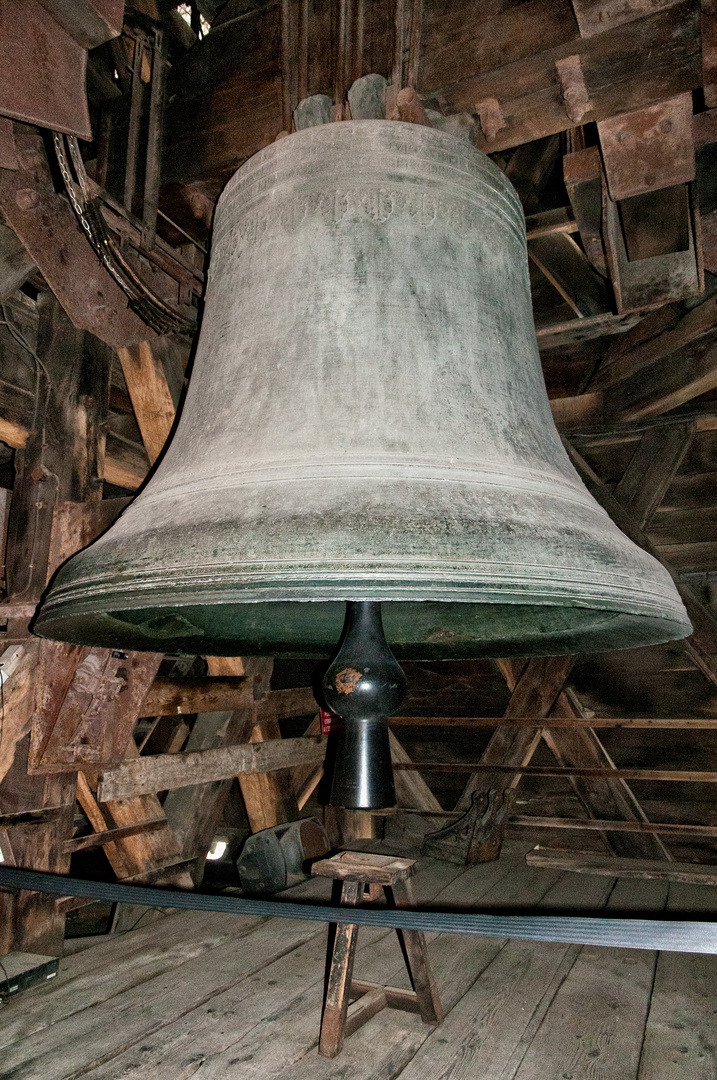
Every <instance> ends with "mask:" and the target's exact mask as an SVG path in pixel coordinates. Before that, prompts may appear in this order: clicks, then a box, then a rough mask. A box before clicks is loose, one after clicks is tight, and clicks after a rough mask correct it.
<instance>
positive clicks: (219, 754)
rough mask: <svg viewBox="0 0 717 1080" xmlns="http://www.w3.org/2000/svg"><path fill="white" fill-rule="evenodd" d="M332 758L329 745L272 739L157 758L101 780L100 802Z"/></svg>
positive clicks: (127, 764) (123, 767)
mask: <svg viewBox="0 0 717 1080" xmlns="http://www.w3.org/2000/svg"><path fill="white" fill-rule="evenodd" d="M325 753H326V740H325V739H323V738H320V737H317V738H298V739H272V740H271V741H270V742H257V743H244V744H242V745H238V746H225V747H222V748H221V749H217V750H200V751H197V752H195V753H188V754H157V755H155V756H154V757H142V758H135V759H134V760H133V761H126V762H124V763H123V764H122V765H119V766H117V767H116V768H114V769H106V770H105V771H104V772H102V773H101V774H100V782H99V786H98V789H97V792H98V798H99V799H100V801H103V802H104V801H108V800H118V799H127V798H130V797H134V796H137V795H143V794H146V793H149V792H155V791H166V790H167V789H170V790H172V789H174V788H179V787H186V786H187V785H190V784H206V783H208V782H209V781H211V780H228V779H230V778H231V777H233V776H239V775H240V774H241V773H265V772H272V771H273V770H275V769H290V768H292V767H293V766H294V765H318V764H319V763H320V762H321V761H323V759H324V755H325Z"/></svg>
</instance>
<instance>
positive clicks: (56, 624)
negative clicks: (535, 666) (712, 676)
mask: <svg viewBox="0 0 717 1080" xmlns="http://www.w3.org/2000/svg"><path fill="white" fill-rule="evenodd" d="M104 596H105V600H106V597H107V594H104ZM154 599H155V602H154V603H147V602H146V601H147V600H148V597H142V600H143V601H144V602H143V603H138V604H135V605H134V606H131V607H130V606H129V605H128V604H127V603H126V602H125V604H124V605H123V606H122V607H119V606H118V607H112V608H110V607H109V606H108V605H107V603H106V602H105V603H102V604H101V602H100V600H99V599H95V600H94V601H85V603H78V602H77V601H76V600H72V599H68V600H64V601H61V602H60V603H56V604H54V605H53V604H50V605H49V606H48V605H47V603H46V602H45V603H43V604H41V606H40V610H39V611H38V613H37V615H36V617H35V619H34V620H33V622H32V626H31V631H32V633H34V634H37V636H39V637H49V638H52V639H53V640H64V639H63V638H62V636H61V633H60V634H58V631H61V629H62V626H63V624H65V623H66V621H67V620H69V619H75V618H82V619H89V620H90V621H91V622H94V621H95V620H98V619H99V620H102V619H103V617H108V618H117V619H118V620H121V612H124V611H132V612H137V611H148V610H150V611H151V610H156V611H162V610H166V609H167V608H171V609H172V610H175V611H176V610H180V611H181V610H182V609H191V608H193V607H206V608H212V607H216V608H219V607H251V606H265V605H268V604H282V603H284V604H285V603H292V604H303V605H306V604H345V603H346V602H348V601H377V602H379V603H382V604H391V603H401V604H403V605H409V604H416V605H418V604H423V603H434V604H439V603H445V604H448V605H451V606H454V607H457V606H461V607H463V606H466V605H468V604H470V605H472V606H485V605H491V606H496V607H511V608H518V607H522V608H530V607H544V608H560V609H577V610H580V611H585V612H588V611H592V612H595V614H596V615H597V614H602V615H603V616H605V617H609V616H612V620H608V621H613V620H614V619H627V620H630V621H633V620H637V621H638V622H639V623H640V624H642V625H643V626H644V625H646V624H652V625H654V627H655V629H657V628H661V629H663V630H666V629H667V628H668V627H670V628H671V630H670V633H669V635H668V636H662V635H659V636H658V638H656V639H655V641H654V642H647V643H645V644H660V643H664V642H667V641H677V640H683V639H684V638H685V637H688V636H689V635H690V634H692V633H693V632H694V627H693V625H692V622H691V621H690V618H689V615H688V613H687V610H686V608H685V607H684V605H683V604H681V606H680V607H677V605H675V607H674V608H673V609H672V610H670V611H665V610H664V609H663V610H662V611H656V610H655V609H654V608H652V609H648V610H646V609H645V608H643V609H642V610H640V611H635V610H632V611H631V610H629V609H626V608H625V607H624V606H622V607H617V606H616V605H611V606H609V607H608V606H607V605H605V604H597V603H588V602H586V601H584V602H582V603H566V602H562V603H561V602H560V598H559V597H558V598H557V600H558V602H557V603H556V602H554V601H553V602H547V601H546V600H545V599H544V600H543V601H542V603H541V602H540V601H539V600H536V599H534V598H532V597H528V598H524V599H523V600H521V601H518V600H510V599H508V598H500V599H494V600H489V599H486V598H485V597H484V598H481V599H474V600H455V599H442V598H439V597H436V596H435V595H431V596H424V597H416V596H415V595H412V596H410V597H405V596H404V597H396V598H394V599H392V598H390V597H387V596H386V595H385V594H384V595H379V594H377V593H376V591H375V590H369V591H368V592H367V591H365V590H360V589H359V590H357V589H347V590H346V591H345V592H344V594H343V595H341V596H337V595H332V596H312V597H306V598H299V597H296V596H294V597H286V596H274V597H259V598H257V599H254V600H241V601H232V600H228V599H227V597H226V595H225V596H224V597H222V599H221V600H214V601H213V602H211V601H210V602H206V601H200V602H199V603H194V604H190V603H182V602H181V598H179V600H180V602H178V597H177V595H176V593H175V594H167V595H166V596H165V597H160V596H157V595H156V594H155V598H154ZM68 609H70V610H68ZM43 630H49V631H50V633H43ZM580 632H581V631H580V628H579V627H575V628H569V627H566V628H563V629H562V630H556V631H551V632H548V633H546V634H544V635H543V637H544V639H546V640H547V639H548V638H550V637H551V636H553V637H555V638H557V637H558V636H560V635H561V634H562V635H566V634H568V633H573V634H575V635H579V634H580ZM585 633H588V631H585ZM177 636H178V635H175V638H173V639H171V640H175V639H176V637H177ZM168 640H169V639H168ZM158 644H161V641H160V642H158ZM629 647H630V646H629V645H617V646H609V647H608V649H609V648H614V649H615V650H616V651H617V650H619V649H622V648H629ZM636 647H639V646H636ZM150 651H151V650H150ZM597 651H602V650H597ZM526 655H530V653H526Z"/></svg>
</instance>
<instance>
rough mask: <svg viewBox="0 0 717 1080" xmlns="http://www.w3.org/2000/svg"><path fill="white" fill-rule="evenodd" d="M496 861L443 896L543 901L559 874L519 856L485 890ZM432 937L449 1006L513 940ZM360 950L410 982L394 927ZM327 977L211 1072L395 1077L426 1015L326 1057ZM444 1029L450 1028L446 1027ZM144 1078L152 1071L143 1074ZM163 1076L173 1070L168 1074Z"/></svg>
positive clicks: (385, 1021) (369, 1032) (364, 963)
mask: <svg viewBox="0 0 717 1080" xmlns="http://www.w3.org/2000/svg"><path fill="white" fill-rule="evenodd" d="M488 865H493V864H483V865H482V866H481V867H473V868H470V869H468V870H466V872H465V873H464V874H463V875H462V876H461V877H460V878H458V879H456V880H455V881H454V882H453V883H452V884H451V885H450V886H448V887H447V888H446V889H445V890H444V891H443V892H442V893H440V894H439V896H438V897H437V898H436V904H440V905H441V906H444V905H446V906H450V907H454V906H455V907H460V906H468V904H469V903H470V902H471V900H473V902H475V903H477V905H478V906H480V907H481V908H484V907H485V908H491V907H492V908H502V907H506V906H513V905H516V904H519V903H520V904H523V905H524V906H531V905H533V904H536V903H538V902H539V901H540V899H541V897H542V896H544V895H545V893H546V892H548V891H549V890H550V888H551V887H552V886H553V885H554V883H555V880H556V878H557V877H558V875H554V874H553V875H551V874H549V873H547V874H546V873H545V872H540V873H536V872H535V871H534V870H532V868H530V867H526V866H525V865H524V864H522V865H521V864H520V863H519V862H516V863H514V864H513V867H512V870H511V873H509V874H507V875H505V876H503V877H502V878H500V880H498V881H497V882H496V883H495V884H494V885H493V886H491V887H490V888H489V889H488V891H487V892H486V893H484V894H483V895H480V893H481V887H480V885H478V884H477V882H478V881H480V879H481V877H483V879H484V881H485V880H487V877H488V874H489V873H495V872H496V868H494V869H493V870H492V871H488V870H487V866H488ZM474 898H475V899H474ZM361 933H364V931H363V930H362V931H361ZM391 938H393V940H391ZM428 940H429V955H430V960H431V965H432V968H433V972H434V975H435V977H436V982H437V984H438V988H439V992H440V995H441V1000H442V1002H443V1005H444V1007H445V1008H446V1009H449V1010H450V1009H452V1008H453V1007H454V1006H455V1005H456V1003H457V1002H458V1001H459V1000H460V998H461V997H463V995H464V994H465V993H466V992H467V991H468V990H469V989H470V987H471V986H472V985H473V984H474V983H475V981H476V979H478V977H479V976H480V975H481V972H482V971H484V970H485V968H486V967H487V966H488V965H490V964H491V963H492V961H493V960H494V958H495V957H496V956H497V955H498V954H500V953H501V951H502V950H503V948H504V947H505V945H506V942H505V940H501V939H497V938H483V937H477V936H475V937H474V936H472V935H471V936H466V937H463V936H457V935H455V936H454V935H440V936H438V935H429V937H428ZM359 950H360V952H359V956H358V958H357V962H356V973H357V977H359V978H364V979H368V980H370V981H376V982H389V983H390V984H391V985H397V986H408V980H407V977H406V973H405V967H404V965H403V962H402V960H401V959H400V956H399V954H398V952H397V950H396V944H395V937H394V936H393V935H390V937H388V938H386V939H384V940H381V941H380V942H377V943H376V944H375V945H373V946H371V947H369V948H368V949H365V950H361V934H359ZM391 957H393V958H394V961H393V964H394V966H393V967H392V965H391V964H390V963H387V960H389V959H390V958H391ZM322 984H323V980H321V979H320V980H318V981H317V982H316V983H314V985H313V987H312V988H311V989H310V990H308V991H307V992H306V993H305V994H304V995H302V997H301V999H300V1000H294V1001H287V1000H284V1002H283V1007H282V1009H281V1010H280V1012H279V1014H278V1015H272V1016H269V1017H268V1018H267V1019H265V1020H263V1021H262V1022H261V1024H259V1025H257V1027H256V1028H254V1029H253V1030H252V1031H251V1032H249V1033H248V1035H247V1036H246V1037H244V1038H242V1039H241V1040H240V1041H239V1042H237V1043H235V1044H233V1045H232V1046H231V1047H230V1048H229V1049H228V1050H227V1051H225V1052H224V1053H223V1054H221V1055H218V1056H216V1057H212V1058H211V1059H209V1060H207V1062H206V1063H205V1064H204V1065H203V1070H204V1071H205V1074H206V1078H207V1080H230V1078H233V1077H234V1076H236V1072H235V1071H234V1070H236V1068H237V1066H238V1064H239V1062H241V1069H242V1072H241V1076H242V1080H245V1078H246V1080H265V1078H267V1077H272V1078H276V1080H279V1078H280V1080H334V1078H337V1077H345V1078H346V1080H349V1078H350V1080H369V1078H371V1080H375V1078H378V1077H381V1078H383V1077H386V1078H388V1077H391V1076H396V1075H398V1074H399V1073H400V1072H401V1070H402V1069H403V1068H405V1066H406V1065H407V1064H408V1062H409V1061H410V1059H411V1058H412V1057H413V1055H414V1054H415V1053H416V1051H417V1050H418V1049H419V1047H420V1046H421V1045H422V1043H423V1042H424V1041H425V1040H426V1039H427V1038H428V1037H429V1036H430V1035H431V1032H432V1031H433V1030H434V1029H432V1028H430V1027H426V1026H425V1025H423V1024H422V1023H421V1020H420V1017H416V1016H413V1015H411V1014H408V1013H401V1012H396V1011H394V1010H386V1011H385V1012H384V1013H380V1014H379V1015H378V1016H377V1017H374V1018H373V1019H372V1020H371V1021H370V1022H369V1023H368V1024H367V1025H366V1026H365V1027H364V1028H362V1029H360V1030H359V1031H358V1032H357V1033H356V1034H355V1035H352V1036H351V1038H349V1039H347V1040H346V1042H345V1044H344V1049H343V1051H342V1054H341V1057H340V1058H338V1059H337V1060H336V1061H329V1060H327V1059H325V1058H321V1057H319V1056H318V1054H317V1053H316V1045H317V1042H318V1035H319V1022H320V1017H321V995H322ZM439 1030H440V1031H441V1032H442V1031H443V1030H444V1029H443V1028H441V1029H439ZM140 1076H141V1074H140ZM92 1080H95V1078H94V1077H93V1078H92ZM98 1080H99V1078H98ZM103 1080H104V1078H103ZM138 1080H139V1078H138ZM142 1080H145V1078H144V1077H142ZM147 1080H148V1077H147ZM152 1080H154V1075H152ZM158 1080H159V1078H158ZM161 1080H170V1078H169V1077H164V1076H162V1077H161ZM202 1080H204V1077H203V1078H202Z"/></svg>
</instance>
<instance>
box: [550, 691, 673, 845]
mask: <svg viewBox="0 0 717 1080" xmlns="http://www.w3.org/2000/svg"><path fill="white" fill-rule="evenodd" d="M580 711H581V710H580V704H579V701H578V699H577V697H576V696H575V695H574V694H571V695H570V696H568V694H567V693H562V694H560V695H559V697H558V699H557V701H556V703H555V705H554V707H553V710H552V712H551V717H552V716H563V717H567V718H570V719H572V718H573V717H575V716H576V714H578V713H579V712H580ZM543 738H544V740H545V742H546V744H547V745H548V747H549V749H550V751H551V753H552V754H553V757H554V758H555V760H556V762H557V763H558V765H560V766H562V767H564V768H565V767H571V768H572V767H575V766H581V767H587V768H593V769H604V770H605V771H606V773H607V777H606V779H607V783H605V781H604V780H596V779H593V778H591V777H589V776H577V775H576V776H573V777H571V778H570V779H569V781H568V782H569V783H570V786H571V787H572V789H573V791H574V792H575V795H576V796H577V797H578V799H579V800H580V802H581V803H582V805H583V807H584V808H585V810H586V811H587V814H588V816H589V817H594V818H613V819H614V818H624V819H626V820H628V821H646V820H647V814H646V813H645V811H644V810H643V808H642V806H641V805H640V802H639V800H638V799H637V798H636V796H635V794H634V792H633V791H632V790H631V788H630V787H629V786H628V785H627V783H626V782H625V781H626V778H625V777H619V776H618V775H617V773H616V772H615V764H614V762H613V760H612V758H611V757H610V755H609V754H608V752H607V750H606V749H605V747H604V746H603V744H602V742H601V741H600V739H599V737H598V734H597V732H596V731H595V729H594V728H592V727H589V728H562V729H555V730H553V729H552V728H544V729H543ZM601 837H602V841H603V843H604V844H605V847H606V848H607V850H608V851H609V852H610V853H611V854H612V855H626V856H630V857H631V858H633V857H636V856H638V857H644V858H663V859H670V858H671V855H670V852H669V850H668V849H667V848H666V847H665V845H664V843H663V842H662V840H661V839H660V838H659V836H634V835H627V836H623V835H621V834H618V835H617V836H608V835H607V834H606V833H602V834H601Z"/></svg>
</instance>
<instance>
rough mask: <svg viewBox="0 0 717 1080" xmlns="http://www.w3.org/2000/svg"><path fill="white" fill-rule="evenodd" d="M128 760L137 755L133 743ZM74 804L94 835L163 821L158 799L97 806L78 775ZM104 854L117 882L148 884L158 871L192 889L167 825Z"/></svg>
mask: <svg viewBox="0 0 717 1080" xmlns="http://www.w3.org/2000/svg"><path fill="white" fill-rule="evenodd" d="M127 752H128V756H129V755H131V754H136V753H137V750H136V748H134V744H133V743H132V744H131V745H130V747H128V751H127ZM77 800H78V802H79V803H80V806H81V807H82V809H83V810H84V812H85V815H86V816H87V819H88V821H89V823H90V825H91V826H92V828H93V830H94V831H95V832H98V833H101V832H107V831H109V830H110V829H117V828H124V827H125V826H127V825H136V824H138V823H143V822H145V821H150V820H152V819H153V818H159V817H165V821H166V816H165V814H164V811H163V809H162V804H161V803H160V801H159V799H158V798H157V796H156V795H155V794H154V793H152V794H146V795H139V796H136V797H134V796H129V797H127V798H124V799H115V800H107V801H106V802H104V801H103V802H98V801H97V799H96V797H95V793H94V792H93V790H92V787H91V785H90V782H89V781H88V778H87V777H86V776H85V774H84V773H81V772H80V773H77ZM104 852H105V855H106V856H107V858H108V860H109V863H110V865H111V867H112V869H113V870H114V872H115V874H116V875H117V877H118V878H119V879H120V880H129V879H131V880H133V881H142V880H149V879H150V877H152V876H153V875H155V874H156V873H157V872H158V871H160V870H161V871H165V870H166V872H167V875H168V881H169V882H171V883H173V884H175V885H177V886H178V887H179V888H190V889H191V888H192V886H193V881H192V878H191V877H190V875H189V873H188V872H187V867H186V865H185V864H184V862H182V861H181V853H180V850H179V845H178V843H177V840H176V837H175V836H174V834H173V832H172V830H171V829H170V828H169V825H165V827H164V828H158V829H156V830H155V831H153V832H148V833H145V832H142V833H139V834H136V835H133V836H124V837H122V838H121V839H118V840H113V841H111V842H110V843H107V844H105V845H104Z"/></svg>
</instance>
